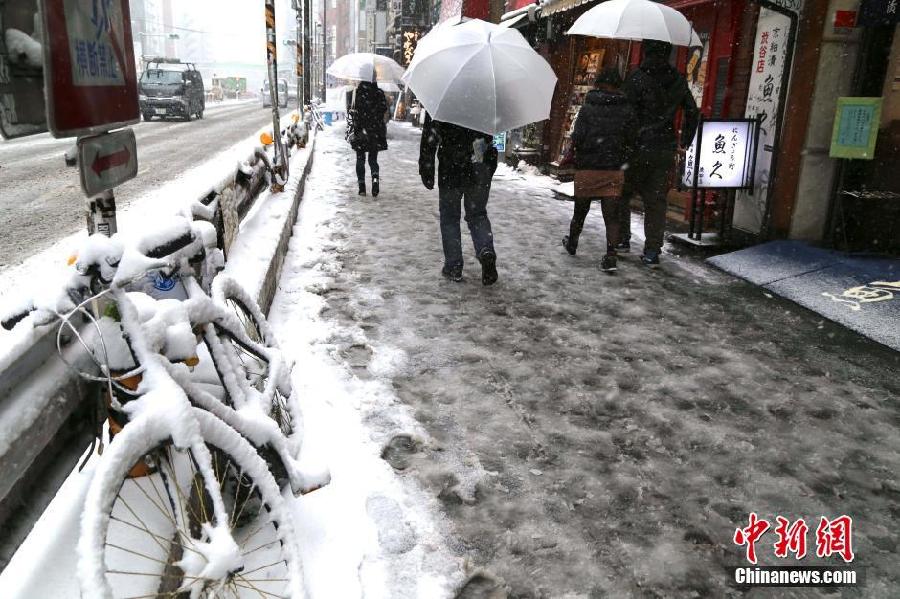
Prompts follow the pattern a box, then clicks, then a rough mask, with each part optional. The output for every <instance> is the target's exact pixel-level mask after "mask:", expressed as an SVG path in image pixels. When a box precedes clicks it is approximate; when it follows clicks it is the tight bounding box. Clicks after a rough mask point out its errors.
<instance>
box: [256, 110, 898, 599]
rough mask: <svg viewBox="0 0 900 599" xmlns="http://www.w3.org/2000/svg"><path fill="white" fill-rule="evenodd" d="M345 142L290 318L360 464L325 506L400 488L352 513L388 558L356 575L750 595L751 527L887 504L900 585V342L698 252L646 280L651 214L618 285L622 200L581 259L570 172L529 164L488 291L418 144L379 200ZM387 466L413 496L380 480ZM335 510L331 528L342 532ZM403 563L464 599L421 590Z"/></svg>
mask: <svg viewBox="0 0 900 599" xmlns="http://www.w3.org/2000/svg"><path fill="white" fill-rule="evenodd" d="M327 133H328V134H327V135H324V136H322V137H321V138H320V139H319V140H318V141H317V149H316V152H317V156H316V162H315V166H314V167H313V171H312V175H311V177H310V180H309V183H308V188H307V194H306V197H305V199H304V203H303V204H302V205H301V222H300V226H298V227H297V229H295V235H294V238H293V239H292V242H291V249H290V253H289V256H288V258H287V260H286V262H285V269H286V271H285V273H286V274H285V277H284V278H283V280H282V281H281V285H280V293H279V295H278V296H277V297H276V301H275V304H274V306H273V325H275V330H276V331H277V332H278V333H279V335H280V336H281V340H282V346H283V347H284V348H285V349H286V350H288V351H289V352H290V353H291V355H292V356H293V357H295V358H296V359H297V365H298V366H297V370H295V385H294V386H295V391H304V393H303V396H302V397H304V403H303V406H304V410H305V411H304V417H305V418H306V420H307V421H308V422H307V427H308V428H310V429H311V430H310V432H309V433H308V434H307V437H306V438H305V445H304V450H311V449H312V448H314V447H316V446H321V444H322V443H331V445H327V447H328V448H329V453H330V454H332V455H334V456H335V457H334V459H333V460H332V461H331V468H332V476H333V482H332V485H331V486H329V487H328V488H326V489H323V490H322V491H316V492H315V493H313V494H311V495H310V496H308V499H310V500H311V501H310V504H312V503H313V501H312V500H313V499H314V498H316V496H317V495H319V493H322V496H323V497H328V498H330V497H332V495H330V494H331V493H338V492H346V493H350V489H348V487H347V483H346V482H345V481H346V479H347V476H346V474H345V473H346V472H355V470H353V468H359V467H365V468H366V472H365V473H364V474H359V475H358V476H366V475H368V477H369V478H368V479H365V478H363V479H362V480H363V481H364V482H365V483H367V484H369V485H371V486H372V487H376V488H377V486H381V485H384V486H386V487H387V492H381V493H380V492H378V491H377V490H376V488H372V487H369V488H366V487H365V486H363V485H360V486H359V487H358V488H355V489H353V490H352V494H350V495H348V497H353V498H354V499H353V501H352V503H348V504H347V507H346V509H345V510H344V513H345V514H351V515H353V520H352V522H353V523H357V522H358V523H360V524H359V526H358V528H359V530H360V531H361V532H363V533H364V536H363V538H365V539H367V541H368V543H370V545H372V546H377V548H378V549H377V551H378V552H380V553H378V552H376V553H374V554H372V555H376V556H377V555H381V556H384V557H383V558H379V559H376V560H375V562H374V563H373V562H372V559H371V557H369V554H368V553H366V552H365V550H363V551H361V552H357V553H355V554H350V556H349V557H346V556H345V561H344V562H339V561H335V562H333V563H334V564H346V565H345V566H342V567H343V568H344V570H343V571H345V572H351V571H353V565H354V564H355V563H356V562H357V561H358V560H361V561H360V563H361V564H362V567H361V568H360V569H359V572H360V573H361V574H360V577H359V578H354V579H352V582H353V584H354V585H358V586H363V587H364V588H365V589H366V593H367V596H368V594H369V592H370V589H371V592H372V594H373V595H375V596H398V597H404V596H417V595H416V594H417V593H418V596H422V597H429V598H431V597H435V598H441V597H448V596H453V592H452V591H448V590H447V589H448V588H451V589H456V588H458V586H457V587H454V586H453V584H452V581H459V580H460V579H461V577H463V576H465V575H467V574H469V573H471V572H472V571H473V569H467V568H466V567H465V566H464V565H462V564H463V562H467V563H468V564H470V565H473V566H474V568H476V569H477V568H482V569H483V570H485V571H486V572H488V573H489V574H490V576H491V577H493V578H494V579H501V580H502V581H503V582H502V583H499V586H500V587H501V588H504V587H505V589H506V592H507V593H508V596H513V597H589V596H604V597H606V596H609V597H630V596H634V595H635V594H636V593H637V594H647V595H650V596H659V597H691V596H716V597H720V596H729V595H730V593H731V592H732V587H731V586H730V583H729V581H728V578H727V575H726V572H727V566H728V565H729V564H734V563H739V561H740V559H741V555H740V552H739V551H738V550H737V548H735V547H733V545H732V544H731V537H732V535H733V533H734V529H735V527H736V526H739V525H741V523H742V522H743V524H744V525H746V517H747V513H748V512H749V511H750V510H757V511H758V512H765V513H766V515H767V517H768V518H769V519H770V520H771V519H772V518H773V514H777V513H785V512H789V513H790V514H791V515H792V517H796V516H798V515H803V516H805V517H807V518H817V517H818V516H819V515H820V514H828V515H830V516H833V515H835V514H840V513H851V512H853V513H855V514H856V513H858V514H865V516H864V520H865V522H866V524H865V526H864V527H862V528H859V529H856V531H855V533H854V534H855V539H854V540H855V541H858V542H859V543H860V546H861V547H865V549H863V550H861V551H862V552H863V553H865V554H867V555H869V556H870V558H871V559H872V560H873V561H872V562H868V563H867V566H869V567H870V568H874V569H869V570H868V572H867V573H868V577H867V585H875V586H868V587H867V589H866V593H865V594H866V596H873V597H892V596H895V595H896V589H897V588H898V585H900V582H898V578H897V574H896V568H894V564H895V563H896V562H897V549H896V545H895V544H893V543H890V542H885V541H886V539H889V538H891V535H890V532H889V531H891V530H895V529H896V526H897V517H896V514H895V510H893V508H892V507H891V505H892V504H891V502H890V501H889V500H887V499H886V498H885V495H884V494H885V493H886V491H885V490H886V489H891V491H889V492H890V493H893V492H894V490H896V489H897V482H896V472H897V471H898V470H900V451H898V450H897V447H900V435H898V432H897V430H896V426H895V422H896V417H897V410H896V405H895V404H896V402H894V401H893V400H892V399H891V398H893V397H896V394H897V392H898V387H897V385H896V376H895V373H896V371H897V369H898V368H900V358H898V356H897V355H896V354H889V353H887V352H885V351H883V349H882V348H880V347H879V346H877V345H876V344H874V343H870V342H868V341H867V340H865V339H861V338H858V337H856V336H854V335H851V334H849V333H847V332H846V331H843V330H842V329H840V328H838V327H835V326H833V325H831V324H830V323H823V322H822V319H821V318H820V317H817V316H815V315H810V314H809V313H807V312H806V311H804V310H802V309H799V308H796V307H795V306H793V305H790V304H787V303H786V302H783V301H773V300H770V299H766V298H765V297H762V296H760V294H759V292H758V290H757V289H756V288H753V287H749V286H747V285H746V284H744V283H742V282H739V281H736V280H735V279H733V278H731V277H728V276H726V275H723V274H722V273H720V272H717V271H716V270H714V269H712V268H710V267H709V266H707V265H705V264H704V263H703V262H702V261H700V260H698V259H696V258H691V257H690V256H684V255H679V254H678V250H677V248H675V247H671V246H667V248H666V254H665V255H664V256H663V264H662V266H661V267H660V268H659V269H655V270H652V269H646V268H643V267H642V266H641V265H640V264H639V262H638V260H637V255H636V254H638V253H639V252H640V249H641V236H642V235H641V234H642V223H641V220H640V217H639V216H638V215H634V217H633V219H632V233H633V238H632V247H633V251H632V254H631V255H623V256H622V257H621V258H620V270H619V274H617V275H616V276H614V277H610V276H606V275H603V274H602V273H600V272H598V269H597V266H598V263H599V260H600V257H601V256H602V255H603V251H604V249H605V239H604V238H603V234H602V230H603V227H602V218H601V216H600V214H599V210H597V209H593V210H592V211H591V214H590V215H589V216H588V221H587V224H586V228H585V232H584V234H583V237H582V241H581V244H580V246H579V251H578V255H576V256H574V257H572V256H569V255H568V254H567V253H566V252H565V251H564V250H563V248H562V247H561V245H560V239H561V237H562V236H563V235H564V234H565V233H566V231H567V227H568V223H569V220H570V218H571V216H572V203H571V202H567V201H561V200H560V199H559V198H558V197H557V196H556V194H555V193H554V191H553V187H554V183H555V182H554V181H553V180H552V179H550V178H548V177H541V176H537V175H533V174H529V175H524V174H522V173H521V172H519V171H515V170H514V169H508V168H506V167H502V168H501V169H498V173H497V176H496V177H495V181H494V187H493V189H492V193H491V199H490V202H489V204H488V212H489V214H490V216H491V220H492V224H493V225H494V233H495V244H496V247H497V253H498V269H499V271H500V281H499V282H498V283H497V285H495V286H493V287H488V288H485V287H483V286H482V285H481V283H480V280H479V279H480V277H479V274H480V273H479V267H478V264H477V262H476V261H475V260H474V256H473V255H472V250H471V245H470V243H469V240H468V233H467V232H466V231H465V228H464V230H463V241H464V246H465V248H466V261H467V265H466V269H465V271H464V273H465V276H466V277H467V280H466V281H464V282H463V283H461V284H453V283H450V282H447V281H444V280H443V279H442V278H441V276H440V274H439V271H440V267H441V263H442V255H441V250H440V236H439V231H438V216H437V192H436V191H431V192H429V191H426V190H425V189H424V188H423V187H422V186H421V183H420V182H419V180H418V174H417V169H416V158H417V155H418V152H417V142H418V131H417V130H413V129H411V128H409V127H407V126H405V125H401V126H398V125H397V124H396V123H395V124H392V125H391V133H392V137H391V142H390V146H391V147H390V149H389V150H388V152H386V153H384V154H381V155H380V156H379V158H380V162H381V180H382V193H381V195H379V197H378V198H377V199H373V198H371V197H370V196H366V197H359V196H357V195H356V190H355V176H354V173H353V166H354V164H353V163H354V157H353V156H352V153H351V152H349V151H348V149H347V146H346V143H345V142H344V141H343V139H342V138H341V137H340V133H341V131H340V129H339V128H335V129H333V130H329V131H328V132H327ZM823 326H824V329H823V328H821V327H823ZM300 373H303V376H304V377H305V378H306V379H308V380H297V376H298V374H300ZM318 379H321V381H319V380H318ZM307 389H309V391H308V392H306V390H307ZM322 414H327V415H328V417H327V418H326V417H323V416H322ZM317 423H321V424H319V425H318V426H317ZM320 429H321V430H320ZM317 435H322V437H324V438H322V437H320V438H319V440H317V439H316V436H317ZM355 436H358V437H359V438H361V439H362V442H357V441H354V437H355ZM824 439H827V442H824V441H823V440H824ZM351 450H352V452H353V453H352V454H351V455H352V456H353V457H356V460H355V462H356V463H349V464H348V461H349V460H348V459H347V458H345V457H344V455H343V453H342V452H348V453H349V452H350V451H351ZM381 455H384V456H385V458H384V461H387V462H388V463H391V464H394V465H395V467H396V468H397V473H398V474H397V476H398V477H399V478H400V484H399V487H397V486H393V485H392V484H391V483H390V478H387V479H384V480H379V479H375V478H374V475H375V474H378V475H379V476H380V475H381V472H382V470H381V469H382V468H383V467H384V465H383V464H379V462H378V457H379V456H381ZM357 456H359V457H357ZM370 464H371V467H370V468H369V465H370ZM538 472H539V473H540V474H537V473H538ZM379 496H385V497H388V498H389V499H391V500H393V501H394V502H396V505H397V506H399V507H398V509H394V508H393V507H391V503H390V502H385V501H382V500H381V499H378V497H379ZM363 506H366V507H367V509H366V511H363ZM420 515H423V517H424V520H423V519H420ZM322 518H323V520H324V522H323V523H320V524H319V525H318V526H317V527H316V528H314V529H313V530H315V531H320V534H322V535H326V534H329V533H332V531H334V530H335V528H334V527H333V526H332V524H331V521H330V520H328V514H327V513H326V515H325V516H322ZM381 518H388V519H392V521H393V522H395V523H400V522H402V523H403V524H395V525H394V526H393V527H391V528H390V529H389V530H384V529H380V528H379V524H378V522H379V521H380V519H381ZM423 521H424V522H428V523H430V524H429V525H426V526H425V527H424V528H426V529H427V530H429V531H430V532H424V533H423V532H422V530H423V527H422V524H421V523H422V522H423ZM364 525H368V526H364ZM406 525H408V526H406ZM335 526H337V529H336V530H337V531H338V532H336V533H333V534H334V535H335V536H337V535H339V534H343V535H346V538H347V539H349V538H350V533H349V532H345V531H344V529H343V528H341V527H340V525H339V524H338V525H335ZM410 531H411V532H410ZM379 533H380V534H379ZM311 537H312V539H313V540H315V542H316V543H318V542H320V541H319V538H318V537H317V536H316V535H311ZM333 538H334V537H333ZM410 539H412V540H410ZM334 540H335V542H337V541H338V540H339V537H338V538H334ZM321 542H322V543H324V544H326V545H327V541H325V540H322V541H321ZM348 543H349V540H348ZM376 543H377V545H376ZM423 545H424V546H429V547H431V546H433V547H435V548H436V552H435V555H436V558H435V559H434V560H427V561H422V559H421V558H420V556H421V555H422V554H419V553H417V551H418V550H419V548H420V547H422V546H423ZM407 547H412V549H410V550H409V551H407V552H406V553H402V554H399V555H397V554H392V553H390V549H389V548H395V549H398V550H401V551H402V550H403V549H405V548H407ZM323 551H326V550H324V549H323ZM859 554H860V555H861V554H862V553H859ZM400 555H402V556H407V558H406V559H405V561H400V562H399V563H400V564H402V565H400V566H395V565H394V564H397V563H398V562H397V560H398V558H399V557H400ZM770 555H771V554H770ZM338 557H340V556H339V555H335V559H337V558H338ZM347 562H349V563H347ZM876 563H877V565H872V566H870V564H876ZM323 567H325V566H324V565H323ZM395 567H396V568H397V569H398V570H399V571H400V572H401V574H400V575H398V576H394V577H393V578H392V574H391V572H394V571H397V570H393V569H392V568H395ZM876 570H877V576H876V575H875V574H873V572H874V571H876ZM368 573H373V574H372V576H371V577H368V576H367V574H368ZM403 575H408V577H409V579H413V580H422V579H424V578H425V577H426V576H431V577H432V578H431V579H432V580H435V581H438V582H437V583H436V584H437V588H438V590H436V591H434V592H429V591H426V590H423V589H424V588H425V587H424V586H419V587H418V588H416V587H415V586H414V585H415V584H416V582H410V586H409V590H406V589H404V588H402V584H403V583H402V582H399V581H401V580H403V578H402V577H403ZM358 580H362V583H361V584H359V583H358V582H357V581H358ZM385 581H386V582H385ZM448 581H450V582H449V583H448ZM347 584H348V586H349V585H350V583H347ZM484 584H485V585H489V584H490V583H484ZM442 585H443V586H442ZM356 588H357V587H356V586H354V587H353V588H350V589H348V590H347V591H346V595H347V596H351V597H354V596H358V595H357V594H355V593H356V591H355V589H356ZM413 589H415V590H413ZM341 590H343V589H341ZM809 595H810V596H821V594H816V593H809Z"/></svg>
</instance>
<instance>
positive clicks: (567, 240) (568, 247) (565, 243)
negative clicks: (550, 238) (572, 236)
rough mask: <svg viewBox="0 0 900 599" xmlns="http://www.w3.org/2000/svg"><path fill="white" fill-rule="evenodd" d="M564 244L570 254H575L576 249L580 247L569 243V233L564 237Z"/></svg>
mask: <svg viewBox="0 0 900 599" xmlns="http://www.w3.org/2000/svg"><path fill="white" fill-rule="evenodd" d="M562 244H563V247H564V248H566V251H567V252H569V255H570V256H574V255H575V251H576V250H577V249H578V247H577V246H572V245H570V244H569V236H568V235H566V236H565V237H563V238H562Z"/></svg>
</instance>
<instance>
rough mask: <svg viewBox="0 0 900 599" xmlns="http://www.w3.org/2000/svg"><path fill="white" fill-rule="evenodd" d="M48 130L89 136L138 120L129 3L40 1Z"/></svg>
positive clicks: (109, 0) (110, 0) (124, 0)
mask: <svg viewBox="0 0 900 599" xmlns="http://www.w3.org/2000/svg"><path fill="white" fill-rule="evenodd" d="M41 3H42V6H43V10H42V14H43V15H44V31H45V40H46V43H45V44H44V64H45V65H47V68H45V69H44V81H45V85H46V89H47V112H48V120H49V125H50V131H51V132H52V133H53V135H54V136H56V137H71V136H76V135H89V134H93V133H100V132H103V131H108V130H110V129H115V128H118V127H122V126H125V125H128V124H132V123H136V122H138V120H139V116H140V109H139V107H138V98H137V73H136V68H135V61H134V44H133V42H132V38H131V15H130V12H129V7H128V2H127V0H92V1H90V2H87V1H84V0H41Z"/></svg>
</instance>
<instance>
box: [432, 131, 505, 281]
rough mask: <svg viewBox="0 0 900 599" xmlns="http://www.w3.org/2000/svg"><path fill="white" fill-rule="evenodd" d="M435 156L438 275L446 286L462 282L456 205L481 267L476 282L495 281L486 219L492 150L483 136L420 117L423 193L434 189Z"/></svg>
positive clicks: (493, 167) (493, 162) (491, 143)
mask: <svg viewBox="0 0 900 599" xmlns="http://www.w3.org/2000/svg"><path fill="white" fill-rule="evenodd" d="M435 153H437V159H438V162H439V166H438V180H437V181H438V196H439V207H440V214H441V216H440V220H441V241H442V243H443V248H444V267H443V269H442V270H441V274H443V275H444V276H445V277H447V278H448V279H450V280H451V281H456V282H459V281H462V269H463V254H462V234H461V231H460V226H459V218H460V211H461V208H462V206H465V210H466V223H467V224H468V225H469V233H471V235H472V243H473V244H474V245H475V256H476V257H477V258H478V261H479V262H480V263H481V282H482V284H484V285H493V284H494V283H495V282H497V254H496V253H495V251H494V234H493V233H492V232H491V221H490V220H489V219H488V214H487V202H488V196H489V195H490V193H491V179H492V178H493V177H494V171H496V170H497V149H496V148H495V147H494V138H493V136H492V135H488V134H487V133H481V132H478V131H473V130H472V129H466V128H465V127H460V126H459V125H453V124H450V123H444V122H441V121H435V120H433V119H432V118H431V115H429V114H426V115H425V123H424V124H423V127H422V141H421V143H420V146H419V175H420V176H421V177H422V183H423V184H424V185H425V187H426V188H428V189H434V162H435Z"/></svg>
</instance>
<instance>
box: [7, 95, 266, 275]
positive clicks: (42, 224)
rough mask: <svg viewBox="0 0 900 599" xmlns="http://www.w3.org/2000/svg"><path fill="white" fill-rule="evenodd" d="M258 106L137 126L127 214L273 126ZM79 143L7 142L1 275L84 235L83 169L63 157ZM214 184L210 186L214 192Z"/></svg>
mask: <svg viewBox="0 0 900 599" xmlns="http://www.w3.org/2000/svg"><path fill="white" fill-rule="evenodd" d="M271 122H272V113H271V111H270V110H264V109H263V108H262V107H261V105H260V103H259V102H258V101H248V102H245V103H239V104H224V105H221V106H217V105H216V104H214V103H210V104H209V106H208V107H207V109H206V112H205V113H204V118H203V120H194V121H192V122H190V123H185V122H183V121H180V120H178V121H176V120H172V121H159V120H153V121H151V122H149V123H148V122H141V123H139V124H137V125H135V126H134V131H135V135H136V137H137V145H138V167H139V171H138V176H137V178H136V179H133V180H131V181H129V182H127V183H125V184H124V185H122V186H120V187H119V188H118V189H116V203H117V206H118V207H119V208H124V207H126V206H128V205H129V203H130V202H131V201H132V200H134V199H135V198H137V197H138V196H140V195H141V194H142V193H144V192H146V191H148V190H152V189H154V188H156V187H159V186H160V185H162V184H164V183H167V182H169V181H172V180H173V179H175V178H177V177H178V176H179V175H180V174H182V173H183V172H185V171H187V170H189V169H190V168H191V167H193V166H196V165H197V164H199V163H201V162H203V161H204V160H206V159H208V158H210V157H212V156H214V155H216V154H217V153H219V152H221V151H222V150H223V149H225V148H228V147H229V146H232V145H233V144H235V143H236V142H238V141H240V140H242V139H244V138H245V137H247V136H248V135H252V134H253V133H254V132H256V131H257V130H258V129H260V128H261V127H264V126H265V125H266V124H271ZM74 143H75V140H74V138H73V139H54V138H52V137H51V136H50V135H49V134H44V135H39V136H35V137H26V138H23V139H19V140H11V141H0V228H2V230H3V231H6V232H8V233H10V234H8V235H4V236H3V238H2V239H0V269H3V268H4V267H8V266H11V265H14V264H18V263H19V262H21V261H22V260H24V259H25V258H27V257H29V256H31V255H32V254H35V253H38V252H40V251H41V250H43V249H45V248H47V247H49V246H50V245H52V244H53V242H55V241H57V240H59V239H61V238H63V237H65V236H67V235H69V234H71V233H73V232H76V231H78V230H80V229H82V228H83V227H84V194H83V193H82V191H81V188H80V185H79V181H78V170H77V168H71V167H67V166H66V165H65V161H64V160H63V154H64V153H65V152H66V150H68V149H69V148H70V147H71V146H73V145H74ZM212 183H213V182H210V184H212Z"/></svg>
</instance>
